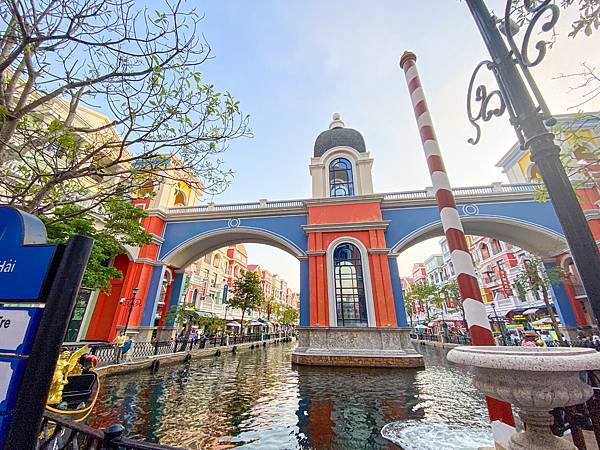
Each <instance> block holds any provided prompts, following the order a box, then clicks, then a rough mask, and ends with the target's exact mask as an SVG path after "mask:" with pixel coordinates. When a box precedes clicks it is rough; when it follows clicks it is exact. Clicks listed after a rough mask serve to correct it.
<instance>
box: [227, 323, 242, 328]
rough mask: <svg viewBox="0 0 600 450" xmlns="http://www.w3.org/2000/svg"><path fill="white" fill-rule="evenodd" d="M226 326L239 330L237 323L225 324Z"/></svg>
mask: <svg viewBox="0 0 600 450" xmlns="http://www.w3.org/2000/svg"><path fill="white" fill-rule="evenodd" d="M227 326H228V327H235V328H239V327H240V324H239V323H237V322H227Z"/></svg>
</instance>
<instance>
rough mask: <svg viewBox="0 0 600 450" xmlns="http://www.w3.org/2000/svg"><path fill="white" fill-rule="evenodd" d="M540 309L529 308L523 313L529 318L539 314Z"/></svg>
mask: <svg viewBox="0 0 600 450" xmlns="http://www.w3.org/2000/svg"><path fill="white" fill-rule="evenodd" d="M539 309H540V308H529V309H527V310H525V311H523V315H524V316H528V315H530V314H535V313H536V312H538V310H539Z"/></svg>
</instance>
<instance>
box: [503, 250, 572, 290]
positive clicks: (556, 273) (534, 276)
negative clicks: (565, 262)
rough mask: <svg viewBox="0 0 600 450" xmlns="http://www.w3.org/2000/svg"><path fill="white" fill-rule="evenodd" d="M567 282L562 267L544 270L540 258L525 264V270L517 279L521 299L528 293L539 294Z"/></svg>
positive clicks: (533, 258) (527, 261) (516, 283)
mask: <svg viewBox="0 0 600 450" xmlns="http://www.w3.org/2000/svg"><path fill="white" fill-rule="evenodd" d="M564 280H565V271H564V270H563V269H561V268H560V267H545V268H543V265H542V260H541V259H540V258H538V257H532V258H531V259H528V260H525V261H524V262H523V269H522V271H521V273H519V275H517V278H516V279H515V285H516V286H517V292H518V293H519V296H521V298H523V297H525V295H526V294H527V292H532V293H533V292H538V291H540V290H542V289H546V288H549V287H550V286H556V285H559V284H560V283H562V282H563V281H564Z"/></svg>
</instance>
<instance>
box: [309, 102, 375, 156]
mask: <svg viewBox="0 0 600 450" xmlns="http://www.w3.org/2000/svg"><path fill="white" fill-rule="evenodd" d="M344 125H345V124H344V121H343V120H342V118H341V117H340V115H339V113H335V114H334V115H333V120H332V121H331V123H330V124H329V130H325V131H323V132H322V133H321V134H319V136H317V140H316V141H315V148H314V153H313V155H314V156H315V157H317V158H318V157H321V156H323V154H324V153H325V152H326V151H327V150H329V149H330V148H334V147H340V146H343V147H350V148H353V149H354V150H356V151H357V152H359V153H366V152H367V146H366V145H365V139H364V138H363V137H362V134H360V133H359V132H358V131H356V130H355V129H353V128H346V127H345V126H344Z"/></svg>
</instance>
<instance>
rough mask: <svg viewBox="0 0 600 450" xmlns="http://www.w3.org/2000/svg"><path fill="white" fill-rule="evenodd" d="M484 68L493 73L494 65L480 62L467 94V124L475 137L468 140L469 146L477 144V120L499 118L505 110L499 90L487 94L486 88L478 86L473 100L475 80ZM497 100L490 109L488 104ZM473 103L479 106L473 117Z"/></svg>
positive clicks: (479, 129)
mask: <svg viewBox="0 0 600 450" xmlns="http://www.w3.org/2000/svg"><path fill="white" fill-rule="evenodd" d="M482 67H485V68H486V69H488V70H490V71H493V70H494V64H493V63H492V62H491V61H487V60H486V61H481V62H480V63H479V64H478V65H477V67H475V70H474V71H473V75H471V81H470V82H469V90H468V92H467V114H468V116H469V122H471V125H473V126H474V127H475V131H476V135H475V138H469V143H470V144H473V145H475V144H477V143H478V142H479V138H480V137H481V127H480V126H479V124H478V123H477V122H478V121H479V120H482V121H483V122H487V121H489V120H490V119H491V118H492V117H494V116H496V117H500V116H501V115H502V114H504V111H505V110H506V102H505V101H504V98H503V97H502V93H501V92H500V90H499V89H494V90H493V91H489V92H488V88H487V87H486V86H485V85H484V84H480V85H478V86H477V87H476V88H475V98H473V87H474V86H475V79H476V77H477V74H478V73H479V70H480V69H481V68H482ZM494 97H496V98H497V101H498V104H497V105H496V107H495V108H490V102H491V101H492V100H493V99H494ZM473 103H476V104H478V105H479V110H478V111H477V114H476V115H473V109H472V106H473Z"/></svg>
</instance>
